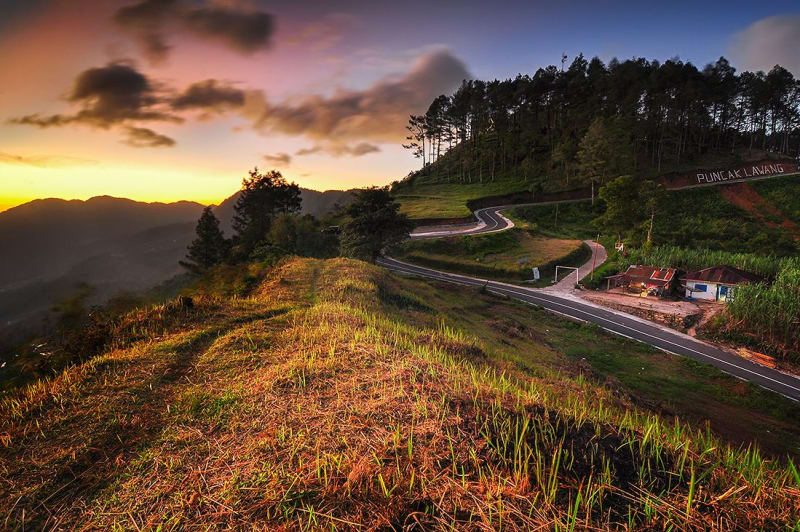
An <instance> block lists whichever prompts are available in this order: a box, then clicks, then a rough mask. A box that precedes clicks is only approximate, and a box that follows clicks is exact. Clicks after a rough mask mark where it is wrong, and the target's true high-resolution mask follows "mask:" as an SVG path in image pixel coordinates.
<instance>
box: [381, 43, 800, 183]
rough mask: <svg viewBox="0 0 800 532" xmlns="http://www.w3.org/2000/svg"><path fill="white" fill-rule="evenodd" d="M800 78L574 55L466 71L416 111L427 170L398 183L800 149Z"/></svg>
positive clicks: (417, 139)
mask: <svg viewBox="0 0 800 532" xmlns="http://www.w3.org/2000/svg"><path fill="white" fill-rule="evenodd" d="M798 124H800V80H797V79H795V78H794V76H793V75H792V73H791V72H789V71H788V70H786V69H784V68H783V67H781V66H779V65H776V66H775V67H774V68H773V69H771V70H770V71H769V72H767V73H764V72H760V71H759V72H740V73H737V71H736V68H735V67H734V66H733V65H731V64H730V63H729V62H728V61H727V60H726V59H725V58H724V57H721V58H720V59H719V60H717V61H716V62H715V63H711V64H708V65H706V66H705V67H704V68H702V69H699V68H697V67H696V66H695V65H693V64H692V63H689V62H683V61H680V60H678V59H670V60H667V61H664V62H659V61H656V60H653V61H648V60H646V59H643V58H634V59H629V60H624V61H619V60H616V59H614V60H612V61H610V62H609V63H608V64H607V65H606V64H604V63H603V62H602V61H601V60H600V59H598V58H597V57H595V58H593V59H591V60H587V59H586V58H584V57H583V55H579V56H578V57H576V58H575V60H574V61H573V62H572V63H571V64H570V65H562V67H561V69H559V68H558V67H556V66H553V65H551V66H548V67H547V68H540V69H539V70H537V71H536V72H535V73H534V74H533V75H528V74H525V75H523V74H520V75H518V76H517V77H515V78H513V79H505V80H496V79H495V80H492V81H483V80H465V81H464V82H463V83H462V85H461V86H460V87H459V88H458V89H457V90H456V91H455V92H454V93H453V94H451V95H441V96H439V97H437V98H436V99H435V100H434V101H433V102H431V104H430V107H429V108H428V110H427V112H426V113H424V114H422V115H415V116H412V117H411V119H410V120H409V125H408V130H409V132H410V134H409V137H408V142H407V144H405V146H406V147H407V148H409V149H410V150H411V151H412V153H413V154H414V155H415V156H416V157H419V158H420V159H421V162H422V168H421V169H420V170H418V171H416V172H412V173H411V174H410V175H409V177H408V178H406V180H404V181H403V182H401V183H399V184H398V185H397V186H396V193H397V194H398V195H400V196H402V195H410V194H413V192H412V191H413V190H414V185H432V184H435V183H458V184H466V185H470V184H477V183H481V184H484V183H491V182H495V181H508V182H509V184H508V186H507V187H506V191H507V192H510V191H514V190H530V191H538V190H545V191H550V190H562V189H572V188H581V187H587V188H588V187H592V186H594V187H597V186H601V185H602V184H603V183H605V182H606V181H607V180H609V179H612V178H615V177H617V176H619V175H621V174H635V175H648V176H652V175H654V174H655V175H658V174H663V173H666V172H672V171H682V170H683V171H685V170H688V169H693V168H696V167H712V168H713V167H715V166H719V165H726V164H732V163H734V162H737V161H738V160H741V159H747V158H754V157H757V158H761V157H768V158H772V157H779V156H792V157H795V156H797V155H799V154H800V129H798Z"/></svg>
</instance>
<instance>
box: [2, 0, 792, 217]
mask: <svg viewBox="0 0 800 532" xmlns="http://www.w3.org/2000/svg"><path fill="white" fill-rule="evenodd" d="M712 3H713V2H712ZM618 4H619V6H618V7H619V8H620V9H611V10H609V9H605V8H602V7H598V6H593V5H592V6H589V5H587V6H582V7H580V8H578V7H577V6H576V7H574V8H567V13H566V15H565V13H563V11H564V10H563V9H562V7H561V6H553V5H551V4H550V3H547V2H510V3H508V4H507V5H506V4H503V5H498V6H495V7H494V8H493V9H492V10H491V11H487V10H485V9H480V7H481V6H482V4H481V3H478V2H472V1H468V2H466V3H463V4H460V6H461V8H460V9H458V10H453V9H452V8H451V7H450V6H447V5H444V4H442V5H438V4H437V5H430V4H429V3H426V4H424V5H425V10H424V11H425V13H426V17H423V18H420V17H419V16H418V12H419V10H417V9H414V7H413V6H407V5H394V4H391V5H384V6H376V5H375V4H373V3H371V2H353V3H351V4H348V5H347V6H336V5H330V3H328V2H320V1H318V0H308V1H306V2H297V3H275V2H266V1H262V0H202V1H201V0H197V1H195V0H174V1H173V2H152V1H148V0H109V1H108V2H96V1H94V0H51V1H47V0H41V1H32V2H24V3H22V2H19V3H14V2H9V3H5V4H2V5H0V52H2V53H0V72H3V73H4V78H5V79H4V81H5V82H4V85H3V86H2V87H1V88H0V211H4V210H6V209H8V208H10V207H13V206H16V205H19V204H21V203H25V202H27V201H31V200H33V199H38V198H50V197H55V198H63V199H84V200H85V199H88V198H90V197H93V196H103V195H107V196H117V197H125V198H130V199H134V200H137V201H147V202H152V201H162V202H171V201H179V200H188V201H197V202H199V203H204V204H208V203H218V202H219V201H221V200H223V199H224V198H226V197H228V196H230V195H231V194H233V193H234V192H236V190H238V189H239V186H240V183H241V179H242V177H244V176H245V175H246V172H247V171H248V170H249V169H251V168H252V167H254V166H258V167H259V168H261V169H265V170H266V169H273V168H274V169H277V170H280V171H281V172H282V173H283V174H284V175H285V176H286V177H287V179H289V180H291V181H295V182H296V183H298V184H299V185H300V186H302V187H305V188H310V189H315V190H330V189H349V188H357V187H363V186H369V185H385V184H387V183H390V182H392V181H394V180H397V179H401V178H402V177H403V176H405V175H406V174H407V173H408V172H409V171H410V170H413V169H416V168H418V166H419V161H418V160H416V159H414V158H413V157H412V156H411V155H410V154H409V152H407V151H406V150H404V149H403V148H402V147H401V143H402V142H403V140H404V137H405V135H406V131H405V129H404V126H405V123H406V121H407V119H408V115H410V114H418V113H423V112H424V111H425V109H426V108H427V106H428V105H429V103H430V101H431V100H432V99H433V98H435V97H436V96H438V95H439V94H443V93H445V94H446V93H449V92H451V91H452V90H453V89H454V88H455V87H457V86H458V84H460V83H461V81H462V80H463V79H465V78H470V77H476V78H482V79H492V78H495V77H497V78H504V77H512V76H515V75H516V74H517V73H520V72H522V73H529V74H533V73H534V72H535V70H536V69H537V68H539V67H544V66H547V65H549V64H557V63H558V61H560V58H561V54H562V53H564V52H565V53H567V54H568V55H569V56H571V57H572V56H575V55H577V54H578V53H584V54H585V55H587V56H593V55H598V56H599V57H600V58H601V59H603V60H604V61H608V60H610V59H611V58H613V57H617V56H619V57H630V56H634V55H636V56H643V57H648V58H654V59H660V60H663V59H666V58H670V57H675V56H679V57H681V58H682V59H684V60H689V61H693V62H695V63H696V64H698V65H702V64H704V63H705V62H709V61H714V60H716V58H717V57H719V56H720V55H726V56H728V57H729V58H730V59H731V60H732V61H733V62H734V64H736V65H737V66H738V67H739V68H742V69H750V70H757V69H762V70H768V69H769V68H771V66H772V65H773V64H774V63H781V64H782V65H784V66H786V67H787V68H789V69H790V70H792V71H794V72H795V75H800V57H798V52H797V51H796V50H797V49H796V47H794V46H780V42H777V41H776V40H775V39H788V42H796V39H797V38H800V35H795V33H792V32H793V31H794V30H793V29H792V28H797V27H800V25H798V24H797V23H796V21H797V20H798V17H800V10H799V9H798V6H797V5H796V3H793V2H791V1H788V0H779V1H777V2H773V3H770V5H750V6H747V7H741V8H738V9H736V10H733V9H728V10H722V11H720V10H719V9H717V7H715V6H713V5H707V4H703V5H699V4H697V3H690V2H686V6H685V9H674V7H675V6H671V7H663V8H661V7H659V8H653V9H655V10H656V11H652V12H650V11H648V12H644V11H646V10H639V9H629V8H631V7H632V6H635V5H637V4H633V3H632V2H628V1H626V0H620V1H619V2H618ZM627 4H630V5H627ZM764 4H766V3H764ZM720 5H722V4H721V3H720ZM211 11H213V12H214V13H216V14H217V15H215V16H214V17H211V18H208V19H207V20H204V23H203V24H199V25H198V24H193V23H191V21H192V20H196V19H197V17H198V16H200V17H202V16H206V15H204V13H208V12H211ZM622 12H624V13H626V15H625V16H624V17H621V16H618V14H619V13H622ZM220 13H223V14H225V16H224V17H222V19H224V20H226V21H227V23H226V25H220V24H219V23H218V21H219V20H220V16H218V15H219V14H220ZM710 18H713V19H714V20H715V23H714V24H713V25H712V26H711V27H708V25H707V24H705V23H704V22H703V21H704V20H708V19H710ZM654 21H655V22H654ZM54 50H57V52H58V53H57V54H55V53H54Z"/></svg>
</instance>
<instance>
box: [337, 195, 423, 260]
mask: <svg viewBox="0 0 800 532" xmlns="http://www.w3.org/2000/svg"><path fill="white" fill-rule="evenodd" d="M354 195H355V199H354V200H353V202H352V203H351V204H350V205H349V206H348V207H347V210H346V213H347V215H348V216H350V220H349V221H348V222H347V223H346V224H344V226H343V228H342V236H341V247H342V254H343V255H346V256H350V257H356V258H362V259H367V260H370V261H372V262H374V261H375V259H377V258H378V257H379V256H380V253H381V250H382V249H383V248H384V247H386V246H390V245H392V244H396V243H398V242H400V241H401V240H403V239H404V238H406V237H407V236H408V233H409V232H410V231H411V229H412V228H413V225H412V223H411V222H410V221H409V219H408V217H407V216H406V215H405V214H401V213H399V212H398V208H399V205H398V204H397V203H396V202H395V201H394V199H393V198H392V196H391V194H390V193H389V190H388V189H386V188H367V189H363V190H359V191H357V192H355V193H354Z"/></svg>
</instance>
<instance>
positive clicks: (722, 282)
mask: <svg viewBox="0 0 800 532" xmlns="http://www.w3.org/2000/svg"><path fill="white" fill-rule="evenodd" d="M681 281H682V284H683V285H684V288H685V290H686V297H691V298H694V299H703V300H706V301H728V300H729V299H733V296H734V292H735V291H736V285H740V284H743V283H760V282H761V281H763V279H762V278H761V277H759V276H758V275H756V274H754V273H750V272H746V271H744V270H740V269H739V268H734V267H733V266H724V265H723V266H712V267H711V268H706V269H705V270H700V271H696V272H688V273H687V274H686V275H684V276H683V278H682V279H681Z"/></svg>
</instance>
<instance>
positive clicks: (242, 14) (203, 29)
mask: <svg viewBox="0 0 800 532" xmlns="http://www.w3.org/2000/svg"><path fill="white" fill-rule="evenodd" d="M114 20H115V21H116V22H117V24H119V25H120V27H122V28H123V29H124V30H125V31H127V32H128V33H130V34H131V35H133V37H134V38H135V39H136V40H137V41H138V43H139V45H140V47H141V48H142V50H143V52H144V54H145V55H146V56H147V57H148V58H149V59H150V60H151V61H153V62H160V61H163V60H164V59H165V58H166V57H167V55H168V53H169V50H170V48H171V47H170V45H169V44H168V43H167V39H166V37H165V35H169V34H173V33H176V32H180V31H185V32H187V33H190V34H192V35H194V36H196V37H199V38H201V39H213V40H216V41H218V42H220V43H222V44H223V45H225V46H227V47H229V48H231V49H233V50H235V51H237V52H240V53H244V54H249V53H252V52H255V51H257V50H261V49H264V48H267V47H268V46H269V44H270V40H271V38H272V34H273V33H274V30H275V24H274V20H273V17H272V15H270V14H268V13H264V12H262V11H257V10H249V9H244V8H241V7H238V6H227V5H208V4H202V5H197V4H196V3H194V2H190V1H188V0H142V1H140V2H138V3H136V4H132V5H129V6H125V7H123V8H121V9H119V10H118V11H117V13H116V15H115V17H114Z"/></svg>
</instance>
